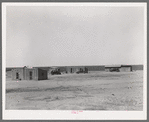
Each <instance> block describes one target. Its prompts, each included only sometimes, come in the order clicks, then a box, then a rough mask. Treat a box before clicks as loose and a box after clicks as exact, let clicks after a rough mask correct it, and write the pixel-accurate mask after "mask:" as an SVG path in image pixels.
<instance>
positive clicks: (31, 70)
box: [11, 66, 48, 80]
mask: <svg viewBox="0 0 149 122" xmlns="http://www.w3.org/2000/svg"><path fill="white" fill-rule="evenodd" d="M11 72H12V73H11V75H12V80H46V79H48V77H47V70H44V69H41V68H36V67H26V66H25V67H22V68H21V67H19V68H13V69H12V70H11Z"/></svg>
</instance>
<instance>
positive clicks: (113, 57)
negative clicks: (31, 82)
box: [6, 6, 145, 67]
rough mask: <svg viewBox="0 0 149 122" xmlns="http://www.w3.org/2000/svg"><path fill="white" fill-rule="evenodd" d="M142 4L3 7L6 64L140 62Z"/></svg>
mask: <svg viewBox="0 0 149 122" xmlns="http://www.w3.org/2000/svg"><path fill="white" fill-rule="evenodd" d="M144 33H145V32H144V8H143V7H108V6H105V7H102V6H86V7H85V6H47V7H46V6H41V7H40V6H39V7H38V6H30V7H29V6H24V7H23V6H20V7H19V6H7V8H6V66H7V67H14V66H16V67H19V66H75V65H111V64H143V62H144V59H143V58H144V39H145V38H144Z"/></svg>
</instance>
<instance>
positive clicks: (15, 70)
mask: <svg viewBox="0 0 149 122" xmlns="http://www.w3.org/2000/svg"><path fill="white" fill-rule="evenodd" d="M11 72H12V73H11V74H12V76H11V77H12V80H18V79H21V80H23V79H24V76H23V73H24V71H23V68H16V69H12V70H11ZM17 73H18V76H19V77H18V79H17Z"/></svg>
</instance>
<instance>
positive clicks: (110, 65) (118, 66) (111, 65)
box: [105, 65, 121, 68]
mask: <svg viewBox="0 0 149 122" xmlns="http://www.w3.org/2000/svg"><path fill="white" fill-rule="evenodd" d="M105 67H107V68H108V67H121V65H105Z"/></svg>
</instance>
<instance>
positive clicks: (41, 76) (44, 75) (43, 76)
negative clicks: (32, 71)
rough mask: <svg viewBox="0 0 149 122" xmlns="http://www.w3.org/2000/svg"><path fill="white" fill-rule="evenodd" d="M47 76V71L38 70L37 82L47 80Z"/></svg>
mask: <svg viewBox="0 0 149 122" xmlns="http://www.w3.org/2000/svg"><path fill="white" fill-rule="evenodd" d="M47 74H48V73H47V70H42V69H38V80H47V79H48V75H47Z"/></svg>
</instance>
